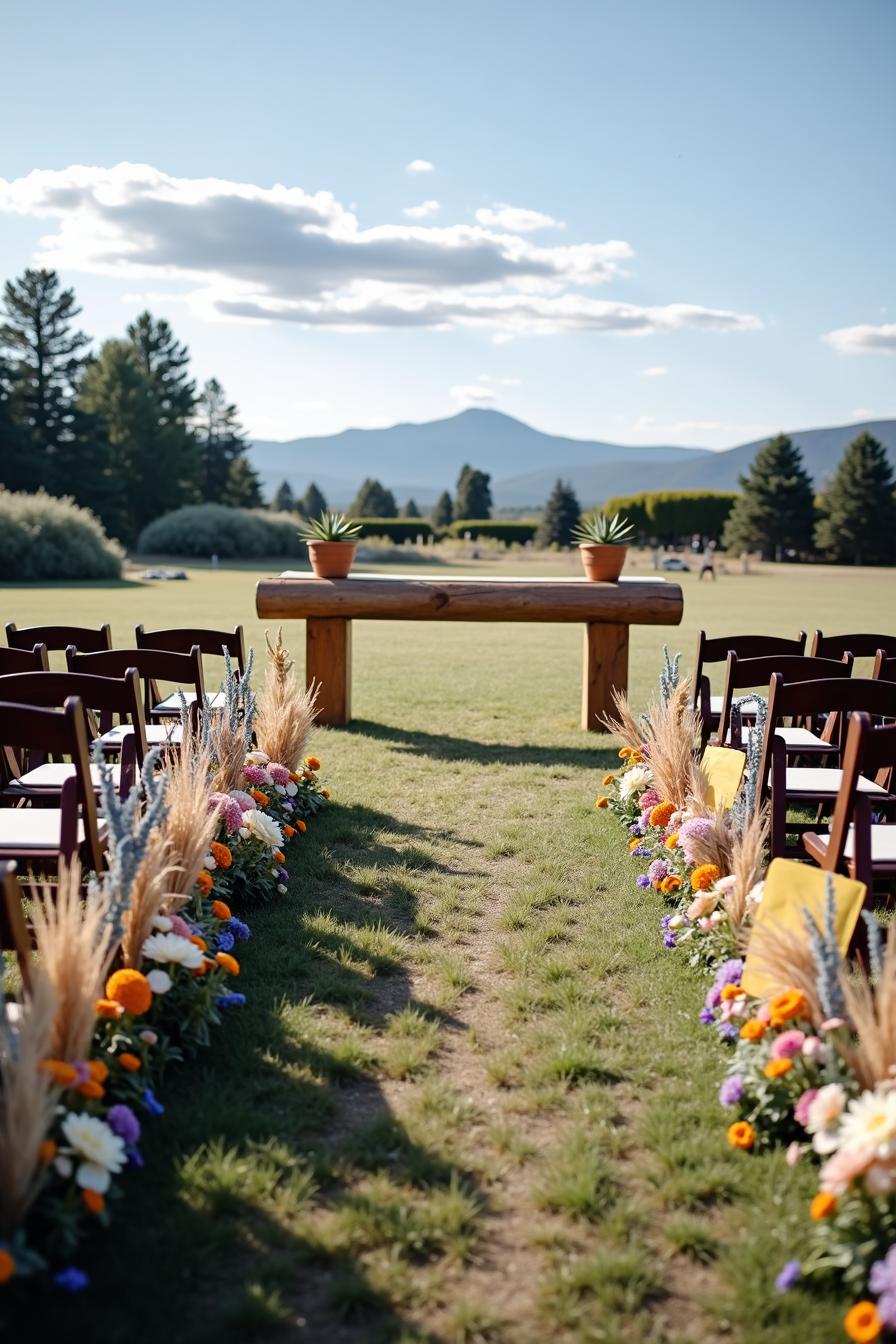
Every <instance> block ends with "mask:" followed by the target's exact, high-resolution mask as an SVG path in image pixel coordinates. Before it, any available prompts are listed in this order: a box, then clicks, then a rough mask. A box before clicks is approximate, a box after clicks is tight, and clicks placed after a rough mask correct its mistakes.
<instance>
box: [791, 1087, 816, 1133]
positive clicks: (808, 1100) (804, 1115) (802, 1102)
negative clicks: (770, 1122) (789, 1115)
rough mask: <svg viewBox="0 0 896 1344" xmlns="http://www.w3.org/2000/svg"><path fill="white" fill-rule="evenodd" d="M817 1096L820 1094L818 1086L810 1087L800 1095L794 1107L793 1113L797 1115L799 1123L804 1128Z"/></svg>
mask: <svg viewBox="0 0 896 1344" xmlns="http://www.w3.org/2000/svg"><path fill="white" fill-rule="evenodd" d="M817 1096H818V1088H817V1087H810V1088H809V1090H808V1091H807V1092H804V1093H803V1095H802V1096H801V1097H800V1099H799V1101H798V1102H797V1103H796V1105H795V1106H794V1108H793V1114H794V1116H795V1117H796V1122H797V1124H798V1125H802V1127H803V1129H805V1128H806V1123H807V1121H808V1119H809V1107H810V1106H811V1105H812V1103H813V1101H814V1100H815V1098H816V1097H817Z"/></svg>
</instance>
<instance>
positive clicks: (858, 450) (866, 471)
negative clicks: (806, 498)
mask: <svg viewBox="0 0 896 1344" xmlns="http://www.w3.org/2000/svg"><path fill="white" fill-rule="evenodd" d="M893 489H894V478H893V468H892V466H891V465H890V459H889V456H888V454H887V450H886V448H885V447H884V446H883V444H882V443H880V442H879V441H878V440H877V439H876V438H875V437H874V435H873V434H868V433H867V432H866V433H862V434H859V435H858V437H857V438H855V439H853V441H852V443H850V444H849V445H848V446H847V448H846V451H845V452H844V454H843V456H842V457H841V459H840V462H839V464H838V466H837V470H836V473H835V474H834V479H833V480H832V481H831V483H830V485H829V486H828V488H827V490H826V491H825V492H824V495H823V497H822V503H821V507H822V517H821V518H820V520H819V523H818V526H817V527H816V529H815V540H816V544H817V546H818V549H819V550H820V551H821V552H822V554H823V555H824V557H825V559H826V560H833V561H834V562H835V563H837V564H849V563H853V564H856V565H881V564H889V563H890V562H891V561H892V560H893V559H894V558H896V497H894V494H893Z"/></svg>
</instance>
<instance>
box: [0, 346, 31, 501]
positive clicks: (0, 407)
mask: <svg viewBox="0 0 896 1344" xmlns="http://www.w3.org/2000/svg"><path fill="white" fill-rule="evenodd" d="M11 382H12V378H11V371H10V366H9V364H8V362H7V361H6V360H5V359H3V357H2V356H0V485H2V486H3V487H5V489H7V490H29V489H34V488H35V486H36V484H37V482H36V481H35V477H34V453H33V452H31V451H30V450H29V447H28V440H27V438H26V436H25V434H24V432H23V430H22V427H21V426H20V425H19V424H18V423H17V421H16V420H15V419H14V417H13V414H12V407H11V405H10V385H11Z"/></svg>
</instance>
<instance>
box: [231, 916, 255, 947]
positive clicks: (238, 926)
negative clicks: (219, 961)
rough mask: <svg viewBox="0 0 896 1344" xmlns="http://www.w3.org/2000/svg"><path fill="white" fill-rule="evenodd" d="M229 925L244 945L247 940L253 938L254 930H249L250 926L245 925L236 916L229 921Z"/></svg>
mask: <svg viewBox="0 0 896 1344" xmlns="http://www.w3.org/2000/svg"><path fill="white" fill-rule="evenodd" d="M228 923H229V925H230V927H231V929H232V930H233V933H234V935H235V937H236V938H237V939H238V940H239V942H241V943H244V942H245V941H246V939H247V938H250V937H251V936H252V930H251V929H250V928H249V925H248V924H244V923H243V921H242V920H241V919H237V917H236V915H234V916H233V918H232V919H230V920H228Z"/></svg>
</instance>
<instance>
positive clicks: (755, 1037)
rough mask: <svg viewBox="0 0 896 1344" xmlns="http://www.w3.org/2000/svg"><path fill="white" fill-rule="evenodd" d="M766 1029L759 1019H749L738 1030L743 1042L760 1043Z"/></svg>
mask: <svg viewBox="0 0 896 1344" xmlns="http://www.w3.org/2000/svg"><path fill="white" fill-rule="evenodd" d="M767 1030H768V1028H767V1027H766V1024H765V1023H764V1022H763V1021H762V1019H761V1018H759V1017H751V1018H750V1020H749V1021H748V1022H745V1023H744V1024H743V1026H742V1027H741V1029H740V1034H741V1037H742V1039H743V1040H745V1041H761V1040H762V1038H763V1036H764V1035H765V1033H766V1031H767Z"/></svg>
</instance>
